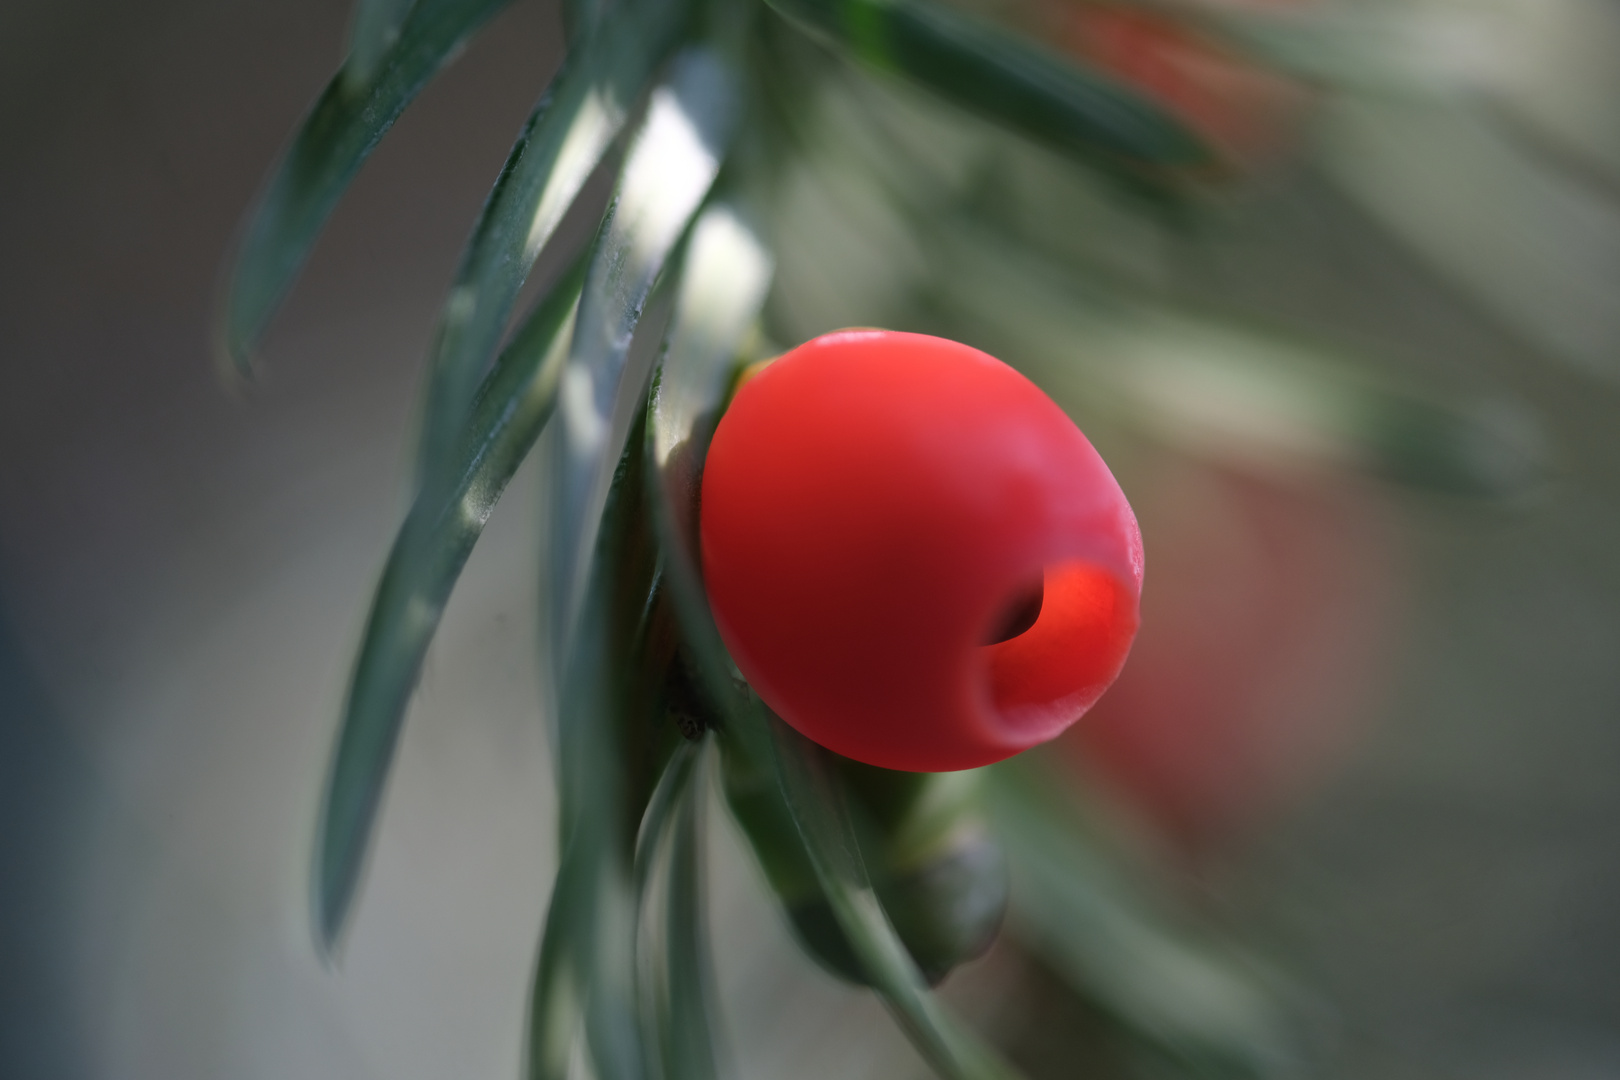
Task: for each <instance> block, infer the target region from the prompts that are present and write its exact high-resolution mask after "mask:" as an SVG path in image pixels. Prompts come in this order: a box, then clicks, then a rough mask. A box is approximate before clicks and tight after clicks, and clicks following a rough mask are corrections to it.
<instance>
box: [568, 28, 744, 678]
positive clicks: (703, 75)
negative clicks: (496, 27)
mask: <svg viewBox="0 0 1620 1080" xmlns="http://www.w3.org/2000/svg"><path fill="white" fill-rule="evenodd" d="M736 112H737V85H736V79H735V77H734V75H733V73H732V71H731V69H730V67H729V66H728V65H727V63H726V62H725V61H724V60H723V59H721V57H720V56H719V55H718V54H716V53H714V52H712V51H710V50H708V49H704V48H692V49H689V50H687V51H686V52H684V53H682V54H681V55H680V56H679V57H678V58H677V59H676V61H675V63H674V65H673V69H672V71H671V73H670V76H669V79H668V81H667V82H665V83H664V85H662V86H661V87H659V88H658V89H657V90H655V91H654V92H653V95H652V99H651V101H650V103H649V105H648V109H647V117H646V120H645V121H644V122H643V123H642V126H641V129H640V130H639V131H638V132H637V133H636V136H635V139H634V141H633V143H632V144H631V146H630V150H629V153H628V156H627V158H626V161H625V165H624V172H623V174H622V176H621V178H620V181H619V189H618V192H617V195H616V196H615V198H614V202H613V207H612V209H611V210H609V212H608V217H607V220H606V221H605V222H604V223H603V226H602V229H601V232H600V233H599V235H598V237H597V240H596V246H595V250H594V252H593V254H592V257H591V266H590V271H589V276H588V277H587V280H586V285H585V293H584V296H583V298H582V299H581V301H580V315H579V323H578V326H577V327H576V329H575V331H574V340H573V345H572V347H571V352H570V355H569V360H568V366H567V369H566V370H565V371H564V372H563V385H562V402H561V411H560V416H559V420H560V422H561V424H562V430H561V436H562V438H561V439H560V445H559V450H558V453H557V455H556V466H557V471H556V474H555V476H554V477H553V484H552V499H553V502H552V522H553V530H554V531H553V536H552V545H551V557H552V571H551V575H550V589H551V599H550V606H551V614H552V618H551V621H550V629H551V634H552V636H551V641H552V643H553V647H554V649H555V650H556V656H557V658H558V661H559V664H558V667H559V669H561V668H566V667H567V656H568V649H569V647H570V641H571V639H572V636H573V624H574V622H575V620H576V618H577V613H578V610H579V606H580V603H581V597H582V594H583V591H584V586H585V580H586V575H585V574H584V572H583V571H584V568H585V567H586V565H587V562H588V557H589V554H590V552H592V551H593V550H594V549H595V546H596V531H597V529H596V524H597V521H598V517H599V515H598V513H597V512H596V508H597V507H599V506H600V505H601V502H600V500H601V499H602V498H603V497H604V496H603V495H602V494H601V491H602V487H603V480H604V476H603V474H604V471H605V468H606V467H607V466H608V465H610V464H611V462H612V461H613V460H614V458H615V456H616V455H615V454H614V452H613V451H614V448H613V447H611V446H610V445H609V440H610V436H611V430H612V425H613V418H614V415H615V408H614V406H615V403H616V402H618V401H619V400H620V399H621V397H625V396H626V394H625V390H624V387H623V386H622V385H621V384H622V383H623V382H624V375H625V362H626V360H627V358H628V355H629V351H630V341H631V338H632V336H633V334H634V332H635V328H636V324H637V322H638V320H639V319H640V317H641V311H642V308H643V306H644V305H645V304H646V302H647V297H648V294H649V293H650V292H651V291H652V287H653V283H654V282H655V281H656V280H657V278H658V276H659V274H660V272H661V271H662V270H663V267H664V263H665V260H666V259H667V258H668V256H669V253H670V251H671V250H672V249H673V248H674V247H675V244H676V242H677V241H678V240H679V239H680V237H681V235H682V234H683V233H684V232H685V230H686V227H687V225H688V224H689V223H690V221H691V219H692V215H693V214H694V212H695V211H696V210H697V207H698V204H699V203H700V202H702V200H703V197H704V195H706V194H707V193H708V190H709V186H710V184H712V183H713V182H714V177H715V174H716V173H717V172H718V171H719V168H720V155H721V153H722V151H723V149H724V147H725V144H726V142H727V140H728V139H729V137H730V134H731V129H732V126H733V123H734V120H735V117H736ZM636 389H638V390H639V388H636Z"/></svg>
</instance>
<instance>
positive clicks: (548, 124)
mask: <svg viewBox="0 0 1620 1080" xmlns="http://www.w3.org/2000/svg"><path fill="white" fill-rule="evenodd" d="M684 11H685V5H684V4H682V3H680V2H679V0H641V2H635V3H631V4H630V5H629V8H628V9H627V10H626V11H624V12H623V13H621V17H620V18H618V19H614V20H612V21H610V22H608V23H606V24H604V25H603V26H602V28H601V29H600V31H599V32H597V33H594V34H592V35H590V36H589V37H588V38H586V39H585V40H583V41H582V42H580V43H579V44H578V45H576V46H575V47H574V48H573V49H572V50H570V52H569V55H568V59H567V61H566V62H565V63H564V65H563V69H562V71H561V72H560V73H559V74H558V75H557V77H556V79H554V80H553V82H552V84H551V86H550V87H548V88H547V90H546V93H545V95H544V96H543V97H542V98H541V99H540V102H539V103H538V104H537V105H536V106H535V108H534V111H533V113H531V114H530V116H529V120H528V123H527V124H526V125H525V127H524V129H523V133H522V134H521V135H520V136H519V137H518V140H517V143H516V145H514V146H513V147H512V152H511V154H510V155H509V156H508V157H507V161H506V166H505V168H504V169H503V170H502V171H501V175H500V178H499V179H498V180H497V181H496V182H495V188H494V190H493V191H491V192H490V196H489V199H488V201H487V202H486V203H485V204H484V209H483V212H482V214H481V215H480V216H479V219H478V223H477V225H475V226H474V228H473V233H472V237H471V238H470V239H469V240H468V243H467V249H466V251H465V252H464V253H463V255H462V258H461V266H460V269H458V270H457V272H456V280H455V283H454V285H452V287H451V289H450V295H449V299H448V300H447V301H446V303H445V306H444V311H443V313H442V314H441V315H440V317H439V327H438V332H437V334H436V335H435V339H434V343H433V350H432V354H431V358H430V360H429V371H428V385H427V395H426V399H425V405H424V411H423V415H422V433H421V447H420V452H419V462H420V465H419V473H420V475H421V476H426V475H427V474H428V473H429V472H430V471H431V470H432V467H433V466H434V464H435V463H439V462H443V461H445V460H446V459H447V458H448V451H449V450H450V449H451V448H452V447H453V444H454V442H455V439H456V435H457V432H459V431H460V430H461V426H462V421H463V417H464V415H465V411H466V407H467V402H468V399H469V398H470V396H471V394H472V392H473V390H474V388H476V386H477V385H478V380H479V378H480V377H481V376H482V375H483V372H484V368H485V365H487V364H488V363H489V359H490V357H492V356H493V355H494V353H495V349H496V347H497V345H498V344H499V343H500V338H501V333H502V331H503V330H504V329H505V327H506V322H507V318H508V316H509V315H510V314H511V311H512V305H513V304H514V303H515V302H516V300H517V296H518V291H519V289H521V288H522V286H523V282H524V279H525V278H527V277H528V275H529V271H530V269H531V268H532V267H533V266H534V261H535V258H536V256H538V255H539V254H540V250H541V248H542V247H544V246H545V243H546V241H547V240H549V239H550V238H551V235H552V233H553V232H554V231H555V230H556V228H557V224H558V222H560V221H561V220H562V217H563V214H564V212H566V211H567V209H568V207H569V206H570V205H571V204H572V203H573V201H574V197H575V196H576V195H578V194H579V190H580V188H581V187H582V186H583V185H584V183H585V181H586V179H587V178H588V177H589V176H590V174H591V172H592V170H594V169H595V168H596V166H597V164H598V163H599V162H600V161H601V159H602V155H603V154H604V153H605V152H606V151H607V148H608V146H609V145H610V144H611V143H612V141H613V139H614V138H615V137H616V136H617V135H618V134H619V130H620V128H621V127H622V126H623V125H624V122H625V118H626V116H627V115H628V114H629V112H630V110H631V109H632V108H633V107H634V106H635V104H636V102H637V101H638V100H639V99H640V97H641V95H642V92H643V91H644V90H645V88H646V86H647V84H648V82H649V80H650V79H651V78H652V75H653V73H654V71H655V70H656V69H657V67H658V65H659V64H660V63H662V62H663V60H664V59H665V58H666V57H667V55H668V53H669V50H670V48H671V47H672V46H673V44H674V41H675V37H676V33H677V31H678V30H679V29H680V25H681V22H682V16H683V13H684Z"/></svg>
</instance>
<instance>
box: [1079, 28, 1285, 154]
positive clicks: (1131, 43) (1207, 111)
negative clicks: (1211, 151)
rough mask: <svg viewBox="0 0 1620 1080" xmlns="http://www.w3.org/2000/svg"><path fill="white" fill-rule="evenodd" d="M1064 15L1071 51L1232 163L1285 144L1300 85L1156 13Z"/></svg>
mask: <svg viewBox="0 0 1620 1080" xmlns="http://www.w3.org/2000/svg"><path fill="white" fill-rule="evenodd" d="M1273 6H1279V7H1285V6H1290V5H1288V4H1282V3H1280V4H1276V5H1273ZM1061 10H1062V15H1061V17H1060V26H1061V29H1060V31H1059V32H1060V33H1061V34H1062V36H1063V44H1064V47H1065V48H1067V50H1068V51H1069V52H1070V53H1072V54H1073V55H1075V56H1077V57H1080V58H1081V59H1083V60H1085V61H1086V62H1087V63H1088V64H1090V65H1092V66H1093V67H1096V68H1098V69H1100V70H1102V71H1105V72H1107V73H1109V74H1110V75H1112V76H1114V77H1115V78H1117V79H1118V80H1119V81H1121V82H1123V83H1125V84H1127V85H1129V86H1131V87H1133V88H1134V89H1136V90H1138V91H1139V92H1141V93H1143V94H1145V95H1146V96H1148V97H1149V98H1152V99H1153V100H1154V101H1156V102H1158V103H1159V104H1160V105H1162V106H1163V107H1165V108H1166V109H1168V110H1170V111H1171V112H1172V113H1174V114H1176V115H1177V116H1178V117H1180V118H1181V120H1182V121H1183V122H1184V123H1186V124H1187V125H1188V126H1189V127H1191V128H1192V129H1193V130H1195V131H1196V132H1198V133H1199V134H1200V135H1202V136H1203V137H1204V138H1205V139H1207V140H1209V142H1210V144H1211V145H1212V146H1213V147H1214V148H1215V149H1216V150H1218V151H1219V152H1220V153H1221V154H1222V155H1223V156H1224V157H1225V158H1226V160H1227V163H1228V164H1240V163H1248V164H1252V163H1254V162H1256V161H1258V160H1261V159H1264V158H1267V157H1270V156H1271V155H1273V154H1274V153H1275V152H1276V151H1277V150H1278V149H1279V148H1280V147H1281V145H1282V144H1283V143H1284V142H1285V141H1286V137H1287V134H1288V132H1289V130H1290V128H1291V127H1292V126H1293V119H1294V114H1295V113H1296V112H1297V111H1298V110H1299V107H1300V105H1301V104H1302V102H1303V101H1304V96H1305V95H1304V90H1303V88H1302V87H1300V86H1299V85H1298V84H1297V83H1294V82H1293V81H1291V80H1289V79H1287V78H1285V77H1283V76H1281V75H1278V74H1275V73H1273V72H1270V71H1267V70H1265V69H1264V68H1261V67H1259V66H1257V65H1256V64H1254V63H1252V62H1250V61H1249V60H1247V59H1246V58H1244V57H1242V56H1240V55H1238V54H1236V53H1234V52H1232V51H1231V50H1229V49H1227V48H1225V47H1223V46H1222V45H1221V44H1220V43H1219V42H1217V41H1215V40H1214V39H1212V38H1210V37H1209V36H1207V35H1205V34H1203V33H1201V32H1199V31H1198V30H1196V29H1194V28H1192V27H1190V26H1188V25H1186V24H1184V23H1182V22H1178V21H1177V20H1175V19H1173V18H1170V17H1169V16H1166V15H1163V14H1160V13H1157V12H1153V11H1147V10H1144V9H1142V8H1140V7H1127V6H1116V5H1113V4H1090V3H1086V4H1074V5H1065V6H1064V7H1063V8H1062V9H1061Z"/></svg>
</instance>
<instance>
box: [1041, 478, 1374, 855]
mask: <svg viewBox="0 0 1620 1080" xmlns="http://www.w3.org/2000/svg"><path fill="white" fill-rule="evenodd" d="M1140 468H1141V465H1140V464H1139V469H1140ZM1139 477H1140V481H1139V482H1140V483H1141V485H1142V486H1141V488H1140V489H1138V491H1139V498H1138V505H1139V506H1140V507H1141V510H1142V517H1143V520H1144V521H1146V522H1147V523H1148V526H1149V529H1150V535H1152V536H1153V538H1154V549H1153V575H1154V581H1155V588H1154V590H1153V593H1152V595H1151V597H1150V598H1149V599H1148V601H1147V603H1146V608H1147V615H1148V619H1147V625H1146V628H1145V629H1144V631H1143V633H1142V636H1141V639H1140V640H1139V641H1137V643H1136V646H1135V648H1134V650H1133V652H1132V655H1131V666H1130V669H1129V670H1128V671H1126V672H1125V673H1124V675H1123V676H1122V677H1121V678H1120V680H1119V682H1118V683H1117V684H1116V685H1115V686H1114V688H1113V691H1112V692H1111V693H1110V694H1109V695H1108V698H1107V700H1106V701H1104V702H1102V703H1101V704H1100V705H1099V706H1098V707H1097V709H1096V710H1095V711H1094V712H1093V713H1092V714H1091V715H1090V716H1088V717H1087V718H1086V722H1085V723H1084V724H1082V725H1080V727H1079V728H1077V729H1076V730H1074V731H1073V732H1071V733H1070V735H1069V736H1068V737H1066V738H1064V739H1063V740H1062V743H1061V744H1060V745H1062V746H1063V747H1064V748H1065V749H1067V750H1069V751H1072V752H1073V754H1074V755H1075V757H1076V758H1077V759H1078V760H1079V761H1080V762H1081V763H1082V764H1083V765H1084V766H1085V767H1086V768H1087V770H1088V771H1089V773H1090V777H1089V780H1090V783H1089V784H1088V788H1090V789H1091V790H1094V791H1095V790H1098V789H1099V788H1101V789H1104V790H1110V791H1112V793H1114V794H1116V795H1117V796H1119V797H1121V798H1122V799H1123V801H1124V802H1125V803H1126V804H1127V805H1128V806H1130V807H1132V808H1134V809H1135V810H1136V811H1138V812H1139V813H1140V814H1141V815H1143V816H1145V817H1146V818H1147V820H1148V822H1149V823H1151V824H1153V825H1155V826H1157V827H1158V830H1159V832H1160V833H1161V834H1162V835H1163V836H1164V837H1165V838H1166V839H1168V840H1170V841H1172V842H1173V844H1174V847H1175V848H1178V849H1180V850H1182V851H1183V852H1185V853H1187V854H1188V855H1204V854H1208V853H1212V852H1213V851H1214V850H1216V849H1217V848H1218V847H1219V846H1220V845H1221V844H1222V843H1223V842H1229V841H1231V840H1235V839H1237V838H1239V837H1240V836H1241V835H1242V834H1243V833H1244V832H1245V831H1246V830H1247V829H1249V828H1251V827H1253V826H1255V825H1257V824H1259V823H1261V822H1262V821H1264V820H1265V819H1266V818H1267V817H1268V816H1269V815H1271V814H1272V813H1274V812H1275V811H1277V810H1278V809H1280V808H1281V807H1282V806H1283V805H1284V804H1285V803H1287V801H1288V800H1289V799H1290V798H1291V797H1293V796H1296V795H1298V794H1301V793H1302V792H1303V791H1304V790H1305V789H1306V788H1308V787H1309V785H1310V784H1311V783H1312V782H1313V781H1317V780H1320V779H1321V777H1322V776H1323V774H1324V773H1325V772H1326V771H1328V769H1329V768H1330V767H1331V766H1332V765H1333V764H1334V763H1335V762H1337V761H1338V760H1339V759H1340V758H1342V757H1343V755H1344V753H1345V751H1347V750H1348V749H1349V748H1350V746H1351V745H1352V744H1353V742H1354V740H1355V736H1356V735H1357V734H1358V731H1357V728H1358V723H1359V722H1360V721H1362V720H1364V719H1366V712H1367V706H1368V703H1369V697H1370V693H1369V692H1370V691H1373V690H1375V689H1376V687H1377V686H1378V684H1379V683H1380V682H1381V676H1382V675H1383V673H1384V669H1385V667H1386V663H1387V661H1388V660H1389V658H1390V656H1391V645H1390V642H1391V639H1392V638H1393V637H1394V636H1395V632H1396V624H1397V622H1398V619H1397V606H1398V605H1397V604H1396V599H1397V597H1398V595H1399V592H1400V589H1399V582H1400V567H1399V559H1398V558H1397V556H1396V552H1395V551H1394V549H1393V539H1394V538H1393V536H1392V534H1391V532H1390V529H1389V523H1388V521H1387V508H1386V507H1384V506H1382V505H1381V503H1380V500H1379V499H1378V497H1377V496H1376V494H1375V493H1373V492H1370V491H1367V490H1364V489H1361V488H1360V487H1358V486H1357V485H1355V484H1353V483H1347V482H1346V481H1345V480H1344V479H1342V478H1335V477H1333V476H1331V475H1318V476H1309V477H1284V476H1266V475H1264V474H1261V473H1254V472H1245V471H1240V470H1237V469H1233V468H1231V467H1228V466H1214V465H1210V464H1206V463H1199V462H1195V461H1186V460H1181V459H1177V458H1174V457H1165V458H1163V459H1162V460H1160V461H1159V462H1158V463H1156V464H1153V465H1149V466H1148V467H1146V469H1145V470H1143V471H1142V472H1140V473H1139Z"/></svg>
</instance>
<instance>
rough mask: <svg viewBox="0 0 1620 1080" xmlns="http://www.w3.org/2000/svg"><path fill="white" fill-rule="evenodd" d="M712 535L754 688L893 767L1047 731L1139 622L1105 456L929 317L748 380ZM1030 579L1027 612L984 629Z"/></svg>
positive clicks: (707, 496) (1129, 550) (734, 640)
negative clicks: (1031, 615)
mask: <svg viewBox="0 0 1620 1080" xmlns="http://www.w3.org/2000/svg"><path fill="white" fill-rule="evenodd" d="M702 544H703V564H704V574H705V578H706V582H707V586H708V590H709V597H710V601H711V603H712V605H713V608H714V613H715V619H716V622H717V623H718V625H719V627H720V631H721V634H722V636H723V637H724V638H725V641H726V644H727V646H728V647H729V648H730V650H731V652H732V655H733V657H734V658H735V659H736V661H737V664H738V666H739V667H740V668H741V669H742V671H743V673H744V675H746V676H747V677H748V680H749V682H750V683H751V684H752V685H753V686H754V688H755V689H756V690H757V691H758V693H759V694H760V696H761V697H762V698H763V699H764V700H765V701H766V703H767V704H769V705H770V706H771V707H772V708H773V709H774V710H775V711H776V712H777V713H778V714H779V715H781V716H782V718H783V719H784V720H786V721H787V722H788V723H790V724H792V725H793V726H794V727H795V728H797V729H798V730H799V731H800V732H802V733H803V734H805V735H806V736H808V737H809V738H811V739H813V740H815V741H816V742H818V743H820V744H821V745H823V746H826V747H828V748H829V749H831V750H833V751H835V752H837V753H840V754H843V755H845V756H847V757H851V758H855V759H856V760H858V761H863V762H866V763H868V764H872V765H878V766H882V767H885V768H892V769H906V770H913V771H946V770H953V769H964V768H971V767H974V766H978V765H985V764H988V763H990V762H993V761H997V760H999V759H1001V758H1004V757H1007V756H1009V755H1011V754H1015V753H1017V752H1019V751H1020V750H1024V749H1027V748H1028V747H1030V746H1033V745H1035V744H1037V743H1040V742H1044V741H1046V740H1048V739H1050V738H1053V737H1054V736H1056V735H1057V734H1059V733H1060V732H1061V731H1062V730H1063V729H1064V728H1066V727H1068V726H1069V724H1071V723H1072V722H1073V721H1074V720H1075V719H1077V718H1078V717H1079V716H1080V715H1081V713H1083V712H1084V711H1085V710H1086V709H1088V708H1089V707H1090V706H1091V705H1092V704H1093V703H1094V702H1095V701H1096V700H1097V698H1098V697H1099V696H1100V695H1101V694H1102V692H1103V691H1104V690H1105V689H1107V687H1108V685H1109V684H1110V683H1112V682H1113V680H1114V678H1115V676H1116V675H1117V674H1118V673H1119V669H1120V667H1121V665H1123V663H1124V661H1125V656H1126V653H1127V652H1128V651H1129V649H1130V643H1131V640H1132V638H1133V636H1134V635H1135V632H1136V624H1137V602H1138V596H1139V594H1140V591H1141V581H1142V550H1141V539H1140V534H1139V533H1138V531H1137V527H1136V519H1135V517H1134V516H1133V514H1132V513H1131V509H1130V506H1129V505H1128V504H1127V502H1126V501H1125V496H1124V495H1123V493H1122V492H1121V491H1120V489H1119V485H1118V484H1117V483H1116V482H1115V481H1114V477H1113V475H1112V474H1111V473H1110V472H1109V471H1108V467H1107V466H1106V465H1105V464H1104V463H1103V461H1102V459H1101V457H1099V456H1098V454H1097V452H1096V451H1095V450H1094V449H1093V448H1092V446H1091V444H1090V443H1089V442H1088V441H1087V440H1086V438H1085V436H1084V435H1082V434H1081V433H1080V430H1079V429H1078V428H1077V427H1075V425H1074V423H1073V421H1071V420H1070V419H1069V418H1068V417H1067V416H1066V415H1065V414H1064V413H1063V411H1062V410H1060V409H1059V408H1058V407H1057V406H1056V405H1055V404H1053V403H1052V401H1051V400H1050V399H1049V398H1047V397H1046V395H1045V394H1043V393H1042V392H1041V391H1040V390H1039V389H1038V388H1037V387H1036V386H1035V385H1034V384H1033V383H1031V382H1030V381H1029V380H1028V379H1026V378H1024V377H1023V376H1022V375H1020V374H1018V373H1017V372H1016V371H1014V370H1013V369H1012V368H1010V367H1008V366H1007V365H1005V364H1003V363H1002V362H1000V361H999V360H996V359H995V358H994V357H991V356H988V355H986V354H985V353H982V352H979V351H978V350H976V349H972V348H970V347H968V346H966V345H961V344H958V343H956V342H953V341H947V340H945V339H942V338H934V337H927V336H923V335H919V334H899V333H890V332H886V331H843V332H840V333H835V334H829V335H826V336H823V337H820V338H817V339H815V340H814V341H811V342H808V343H807V344H805V345H802V346H800V347H799V348H797V349H794V350H793V351H792V352H790V353H788V354H787V355H786V356H784V357H782V358H781V359H780V360H778V361H776V362H775V363H773V364H771V365H770V366H769V367H767V368H766V369H765V370H764V371H763V372H761V373H760V374H759V375H757V376H756V377H754V378H753V379H751V380H749V381H748V382H747V383H746V384H745V385H744V386H743V387H742V389H741V390H740V391H739V392H738V394H737V396H736V399H735V400H734V401H733V403H732V405H731V408H730V409H729V410H728V411H727V413H726V414H725V416H724V417H723V418H722V419H721V421H720V424H719V426H718V429H717V431H716V433H715V438H714V442H713V445H712V447H711V449H710V452H709V457H708V461H707V464H706V466H705V470H704V478H703V493H702ZM1042 580H1044V597H1043V600H1042V603H1041V608H1040V615H1039V617H1038V618H1037V619H1036V621H1035V622H1034V624H1033V625H1032V626H1030V627H1029V628H1028V629H1027V630H1024V631H1023V632H1022V633H1019V634H1017V635H1016V636H1014V637H1011V638H1009V639H1008V640H1005V641H999V642H998V641H996V638H997V636H998V632H997V628H998V627H1001V626H1003V625H1005V624H1006V622H1007V616H1008V612H1009V609H1011V608H1015V607H1016V606H1017V605H1018V603H1019V601H1020V599H1021V598H1022V599H1025V600H1027V599H1028V597H1029V594H1030V589H1031V586H1032V584H1033V582H1036V581H1042ZM987 641H988V642H996V643H994V644H985V642H987Z"/></svg>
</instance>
